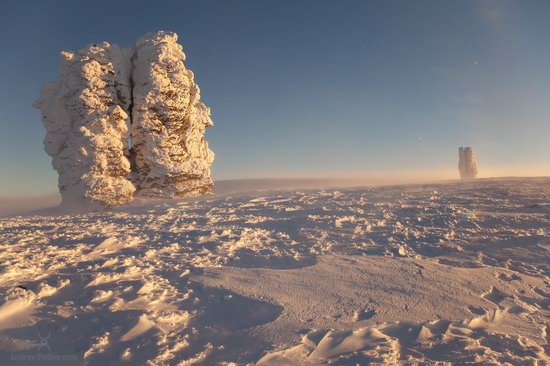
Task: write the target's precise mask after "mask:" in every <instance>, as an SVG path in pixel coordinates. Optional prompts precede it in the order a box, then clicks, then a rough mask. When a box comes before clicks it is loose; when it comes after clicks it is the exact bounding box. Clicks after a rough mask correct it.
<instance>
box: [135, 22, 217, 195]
mask: <svg viewBox="0 0 550 366" xmlns="http://www.w3.org/2000/svg"><path fill="white" fill-rule="evenodd" d="M177 39H178V36H177V35H176V34H175V33H171V32H157V33H149V34H147V35H145V36H144V37H143V38H141V39H140V40H138V42H137V44H136V50H135V54H134V57H133V84H134V89H133V96H134V104H133V109H132V152H133V153H134V159H135V167H136V169H135V180H136V184H137V186H138V189H139V190H140V192H141V194H143V195H146V196H161V197H181V196H188V195H196V194H202V193H205V192H210V191H212V188H213V183H212V178H211V176H210V165H211V164H212V161H213V160H214V153H213V152H212V151H211V150H210V149H209V148H208V143H207V141H206V140H205V138H204V133H205V129H206V128H207V127H209V126H212V124H213V122H212V120H211V119H210V109H209V108H208V107H206V106H205V105H204V104H203V103H202V102H201V101H200V90H199V87H198V86H197V84H195V82H194V75H193V72H192V71H191V70H187V69H186V68H185V66H184V64H183V61H184V60H185V54H184V53H183V51H182V47H181V46H180V45H179V44H178V43H177Z"/></svg>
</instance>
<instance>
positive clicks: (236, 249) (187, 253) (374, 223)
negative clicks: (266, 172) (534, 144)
mask: <svg viewBox="0 0 550 366" xmlns="http://www.w3.org/2000/svg"><path fill="white" fill-rule="evenodd" d="M0 294H1V295H2V298H1V299H0V364H1V365H10V364H15V365H25V364H27V365H29V364H51V365H83V364H87V365H111V364H114V365H117V364H122V365H125V364H128V365H143V364H150V365H193V364H204V365H217V364H222V365H224V364H225V365H230V364H233V363H234V364H255V363H258V364H259V365H323V364H329V363H330V364H332V365H355V364H359V365H364V364H365V365H366V364H411V365H416V364H436V363H437V362H439V364H445V363H448V364H450V363H452V364H467V363H485V364H506V363H508V364H512V365H523V364H525V365H530V364H533V365H536V364H539V365H548V364H550V356H549V353H550V345H549V342H550V326H549V320H550V178H540V179H511V180H479V181H476V182H473V183H448V184H430V185H410V186H393V187H378V188H338V189H314V190H305V189H304V190H293V191H278V192H273V191H272V192H256V193H254V194H248V195H246V196H244V197H243V196H242V195H231V196H229V195H224V196H213V197H209V198H206V199H204V198H203V199H195V200H187V201H180V202H175V203H174V202H173V203H166V202H164V203H155V204H149V205H145V206H135V207H130V208H121V209H117V210H114V211H109V212H101V213H98V212H96V213H87V214H73V215H64V216H63V215H62V216H26V217H24V216H21V217H12V218H3V219H0Z"/></svg>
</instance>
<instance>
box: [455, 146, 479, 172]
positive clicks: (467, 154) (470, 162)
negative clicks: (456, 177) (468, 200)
mask: <svg viewBox="0 0 550 366" xmlns="http://www.w3.org/2000/svg"><path fill="white" fill-rule="evenodd" d="M458 171H459V173H460V178H461V179H474V178H477V163H476V158H475V155H474V150H473V149H472V148H471V147H459V148H458Z"/></svg>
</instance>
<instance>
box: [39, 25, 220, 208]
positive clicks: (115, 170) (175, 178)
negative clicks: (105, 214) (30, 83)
mask: <svg viewBox="0 0 550 366" xmlns="http://www.w3.org/2000/svg"><path fill="white" fill-rule="evenodd" d="M176 41H177V35H176V34H175V33H170V32H157V33H150V34H147V35H146V36H145V37H143V38H141V39H140V40H139V41H138V42H137V45H136V47H135V48H133V49H123V48H120V47H118V46H116V45H110V44H109V43H107V42H103V43H101V44H93V45H89V46H87V47H85V48H83V49H81V50H79V51H78V52H76V53H73V52H62V53H61V67H60V71H59V78H58V80H57V81H55V82H53V83H50V84H47V85H45V86H44V88H43V89H42V95H41V97H40V98H39V99H38V100H37V101H36V102H35V103H34V106H35V107H36V108H38V109H40V110H41V111H42V121H43V123H44V126H45V127H46V137H45V139H44V146H45V150H46V152H47V153H48V155H50V156H51V157H52V160H53V167H54V169H55V170H56V171H57V172H58V174H59V190H60V192H61V194H62V197H63V202H64V203H65V204H68V203H70V204H78V203H82V202H86V201H91V202H96V203H100V204H102V205H108V206H111V205H121V204H125V203H128V202H129V201H131V200H132V196H133V194H134V192H135V191H136V186H137V188H138V189H139V191H140V193H141V194H143V195H145V196H157V197H181V196H188V195H197V194H201V193H206V192H210V191H211V190H212V188H213V183H212V178H211V176H210V166H211V164H212V161H213V160H214V153H213V152H212V151H211V150H210V149H209V148H208V143H207V142H206V140H205V138H204V133H205V129H206V128H207V127H209V126H212V124H213V123H212V120H211V119H210V109H209V108H208V107H206V106H205V105H204V104H203V103H202V102H201V101H200V91H199V87H198V86H197V85H196V84H195V82H194V77H193V73H192V72H191V71H190V70H187V69H186V68H185V66H184V65H183V61H184V60H185V55H184V53H183V51H182V47H181V46H180V45H179V44H177V43H176ZM129 141H130V142H131V143H130V144H129ZM129 145H131V146H129ZM130 161H131V162H130ZM134 184H135V185H136V186H134Z"/></svg>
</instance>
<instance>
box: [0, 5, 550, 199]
mask: <svg viewBox="0 0 550 366" xmlns="http://www.w3.org/2000/svg"><path fill="white" fill-rule="evenodd" d="M549 11H550V3H549V2H545V1H529V2H520V1H506V0H504V1H497V0H494V1H492V0H491V1H489V0H487V1H474V0H470V1H461V2H452V3H451V2H440V1H435V0H433V1H422V2H416V1H388V2H370V1H339V2H335V1H322V0H319V1H300V2H297V1H261V2H258V1H238V0H236V1H231V2H222V1H211V0H205V1H201V2H198V1H147V2H145V1H144V2H140V1H137V2H135V1H132V2H130V1H120V2H116V3H110V2H106V1H95V2H93V3H78V2H72V1H55V0H54V1H50V2H47V3H46V2H41V1H25V0H23V1H6V2H3V3H2V4H1V5H0V37H1V38H2V43H3V46H4V50H5V51H6V52H5V53H4V55H3V57H2V58H1V59H0V78H1V80H2V86H1V88H0V93H1V94H0V111H1V112H2V116H1V118H0V166H1V167H2V171H3V172H4V173H3V174H2V179H1V180H0V191H1V192H2V194H0V196H2V197H5V196H9V195H13V196H17V195H29V196H35V195H40V194H44V193H50V192H55V191H56V190H57V188H56V186H57V175H56V173H55V172H54V171H53V169H52V168H51V160H50V158H49V157H48V156H47V155H46V153H45V152H44V150H43V145H42V139H43V137H44V135H45V130H44V127H43V126H42V123H41V120H40V112H39V111H38V110H35V109H34V108H33V107H32V106H31V104H32V102H33V101H34V100H35V99H36V98H37V97H38V95H39V92H40V88H41V86H42V85H43V84H44V83H46V82H49V81H52V80H54V79H55V78H56V77H57V71H58V67H59V52H60V51H61V50H76V49H78V48H80V47H82V46H84V45H86V44H89V43H93V42H100V41H103V40H106V41H108V42H110V43H114V44H119V45H120V46H123V47H128V46H131V45H132V44H133V43H134V41H135V39H137V38H138V37H140V36H142V35H143V34H145V33H147V32H152V31H157V30H167V31H173V32H176V33H177V34H178V35H179V41H180V42H181V43H182V44H183V47H184V51H185V52H186V55H187V60H186V66H187V67H188V68H189V69H191V70H193V72H194V73H195V75H196V80H197V83H198V84H199V86H200V87H201V96H202V99H203V100H204V102H205V103H206V104H207V105H208V106H210V107H211V109H212V117H213V120H214V123H215V124H214V127H212V128H210V129H209V130H208V131H207V134H206V137H207V139H208V141H209V144H210V146H211V148H212V149H213V150H214V152H215V153H216V160H215V162H214V166H213V176H214V179H215V180H225V179H245V178H293V177H295V178H323V177H327V178H337V177H343V178H368V179H396V180H399V179H401V180H403V179H404V180H407V179H408V180H429V179H455V178H458V170H457V163H458V153H457V149H458V147H459V146H472V147H473V148H474V150H475V152H476V155H477V157H478V164H479V171H480V175H479V176H480V177H492V176H548V175H550V144H549V143H548V136H550V123H549V122H550V102H549V101H550V73H549V72H548V67H549V65H550V47H548V45H549V44H550V22H548V21H547V18H548V14H549ZM121 14H123V16H121Z"/></svg>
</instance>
